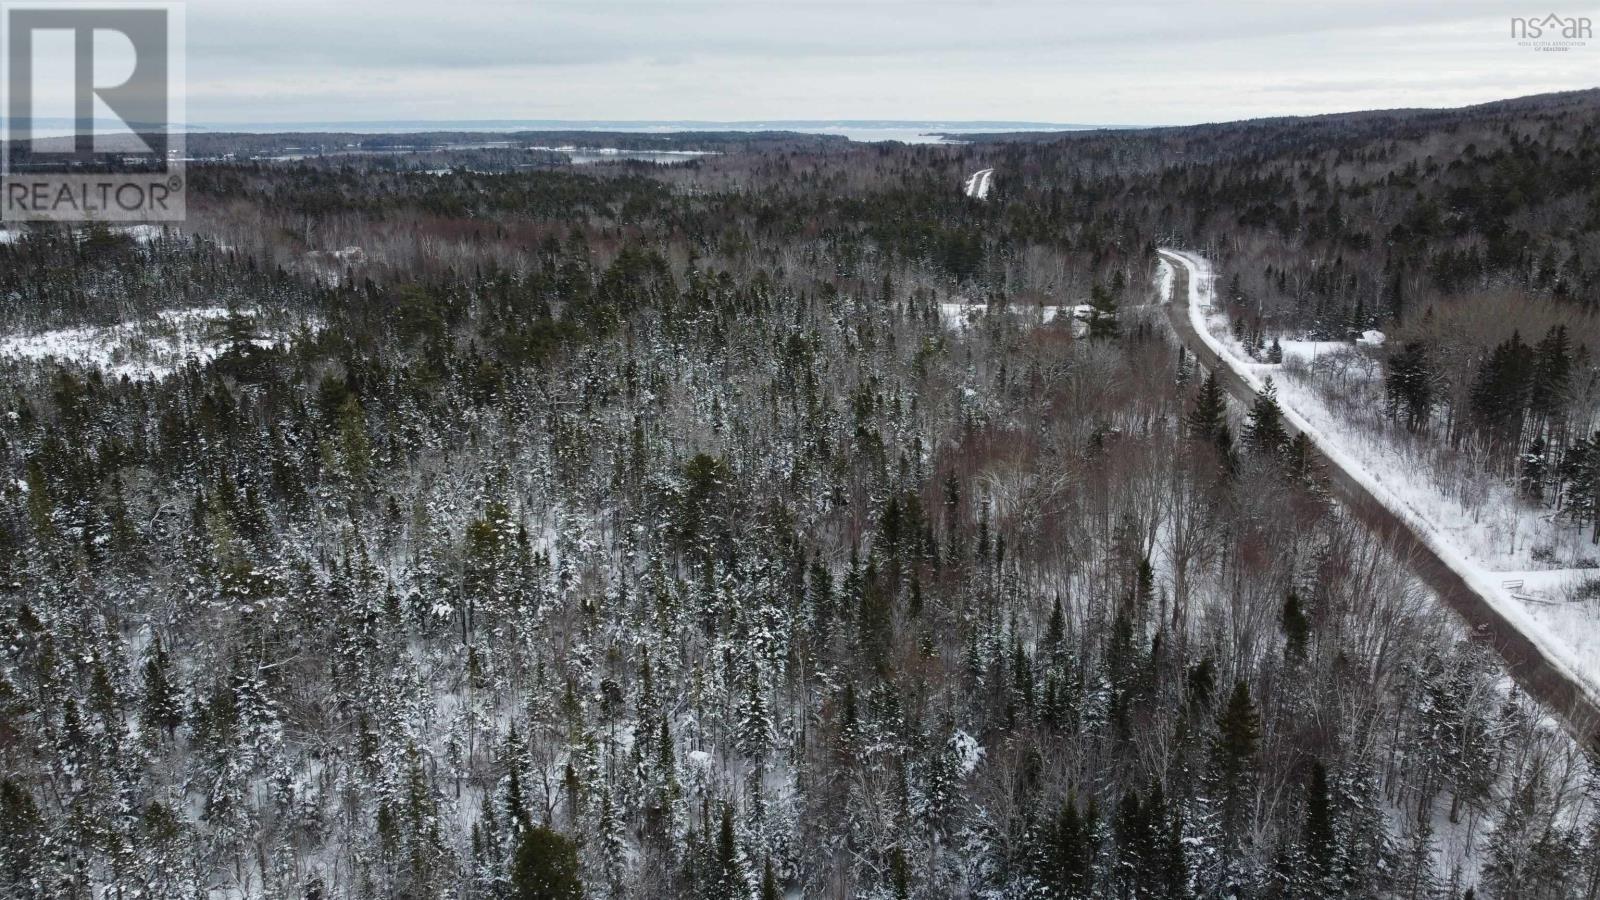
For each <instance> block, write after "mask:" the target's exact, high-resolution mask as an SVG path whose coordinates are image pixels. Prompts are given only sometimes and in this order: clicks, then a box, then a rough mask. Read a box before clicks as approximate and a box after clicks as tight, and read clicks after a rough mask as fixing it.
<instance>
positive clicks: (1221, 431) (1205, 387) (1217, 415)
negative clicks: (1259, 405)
mask: <svg viewBox="0 0 1600 900" xmlns="http://www.w3.org/2000/svg"><path fill="white" fill-rule="evenodd" d="M1185 424H1186V425H1187V426H1188V429H1189V435H1190V437H1192V438H1194V439H1195V440H1197V441H1201V442H1203V443H1208V444H1211V445H1212V446H1213V447H1215V448H1216V450H1217V454H1218V456H1219V457H1221V459H1222V460H1223V463H1224V465H1225V466H1226V465H1231V461H1232V458H1233V434H1232V432H1231V431H1230V430H1229V428H1228V401H1227V397H1226V396H1225V395H1224V394H1223V392H1222V385H1220V384H1219V383H1218V382H1217V373H1215V372H1207V373H1206V377H1205V380H1204V381H1202V382H1201V383H1200V390H1199V391H1198V392H1197V393H1196V394H1195V400H1194V406H1193V407H1192V408H1191V409H1190V411H1189V415H1188V418H1187V419H1186V420H1185Z"/></svg>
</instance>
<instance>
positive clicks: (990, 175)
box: [966, 169, 994, 200]
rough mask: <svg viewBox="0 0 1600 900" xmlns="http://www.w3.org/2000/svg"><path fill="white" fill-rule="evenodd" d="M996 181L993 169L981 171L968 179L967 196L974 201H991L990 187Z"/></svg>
mask: <svg viewBox="0 0 1600 900" xmlns="http://www.w3.org/2000/svg"><path fill="white" fill-rule="evenodd" d="M993 181H994V170H993V169H979V170H978V171H976V172H973V173H972V175H971V177H969V178H968V179H967V185H966V192H967V196H968V197H971V198H972V199H974V200H987V199H989V185H990V184H991V183H993Z"/></svg>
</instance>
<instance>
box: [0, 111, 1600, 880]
mask: <svg viewBox="0 0 1600 900" xmlns="http://www.w3.org/2000/svg"><path fill="white" fill-rule="evenodd" d="M1597 127H1600V96H1597V95H1596V94H1593V93H1590V94H1582V95H1570V96H1557V97H1549V98H1538V99H1534V100H1529V101H1520V102H1514V103H1509V104H1500V105H1494V106H1490V107H1485V108H1477V109H1472V110H1463V111H1454V112H1448V113H1418V112H1408V113H1394V114H1366V115H1362V116H1352V117H1328V118H1325V119H1315V120H1281V121H1263V122H1255V123H1241V124H1236V125H1227V126H1206V127H1202V128H1196V129H1174V130H1157V131H1147V132H1096V133H1086V134H1076V135H1069V136H1054V137H1052V138H1050V139H1048V140H1045V139H1021V140H1006V141H1000V140H996V141H992V142H990V141H984V142H978V143H973V144H969V145H963V146H916V147H906V146H899V145H855V144H844V143H842V142H837V141H832V142H830V141H817V140H812V139H802V138H796V139H794V140H792V141H791V140H780V139H770V140H768V139H763V140H761V141H756V142H751V143H749V144H747V145H741V146H734V145H733V144H732V143H730V144H729V145H727V146H726V147H724V149H725V150H726V151H727V152H726V153H725V154H724V155H722V156H718V157H715V158H708V159H704V160H701V161H697V162H692V163H688V164H685V165H677V166H671V167H656V166H653V165H648V164H629V163H619V164H614V165H604V166H595V167H574V166H567V165H561V164H557V163H555V162H552V161H550V160H548V159H545V158H543V157H538V158H536V159H535V161H534V164H531V165H529V166H527V167H516V166H509V165H508V166H506V167H505V169H504V170H503V171H501V170H488V169H481V168H478V167H477V164H478V163H482V162H483V161H484V160H483V157H482V156H481V155H479V156H469V157H467V158H466V160H467V161H468V162H470V163H471V164H468V162H463V164H462V165H460V166H457V167H454V168H452V170H451V171H449V172H446V173H443V174H440V173H422V172H416V171H410V170H408V169H407V168H405V167H402V166H395V165H392V164H391V162H390V161H389V158H388V157H383V158H381V159H374V158H368V157H365V156H359V155H347V156H329V157H321V158H315V159H308V160H293V161H276V162H274V161H267V160H248V159H246V158H245V157H246V156H248V153H245V152H243V151H242V152H241V154H240V157H239V159H237V160H233V161H225V162H216V163H212V164H205V165H198V166H196V167H195V168H193V169H192V170H191V175H192V180H191V183H192V185H193V189H194V191H195V193H196V196H195V197H194V198H192V200H191V211H192V215H191V220H190V222H189V223H188V224H187V226H186V228H185V230H184V231H183V232H182V233H179V232H169V233H168V234H166V235H165V236H162V237H158V238H154V239H150V240H134V239H132V238H131V237H130V236H129V235H128V234H126V233H120V232H117V231H112V230H106V229H79V230H75V231H67V230H57V231H38V232H34V233H29V234H27V235H25V236H21V237H19V238H18V239H17V240H15V241H13V242H10V243H5V244H0V296H3V297H4V298H5V300H4V303H3V304H0V332H3V333H4V334H7V335H12V334H27V333H34V332H43V331H46V330H50V329H62V328H69V327H86V326H104V325H109V324H111V323H115V322H119V321H127V320H130V319H139V318H148V317H150V316H153V315H155V314H156V313H158V312H160V311H162V310H169V309H176V308H187V307H218V306H221V307H227V308H229V309H231V310H234V311H235V313H236V314H235V315H234V316H233V317H232V318H231V319H230V320H229V322H228V325H227V328H226V329H225V331H226V333H225V334H224V335H223V336H222V338H221V339H222V340H224V341H225V342H226V349H225V352H222V353H221V354H220V355H219V356H218V357H217V358H216V359H214V360H211V361H209V362H207V363H205V364H199V363H196V364H191V365H189V366H187V367H185V368H184V369H183V370H181V371H179V372H177V373H175V374H173V375H171V376H169V377H166V378H162V379H156V380H148V379H146V380H137V379H118V378H108V377H105V376H104V375H102V374H101V373H100V372H99V371H98V370H95V369H93V368H90V367H84V366H72V365H60V364H55V363H26V362H17V361H0V367H3V369H0V371H3V372H4V376H5V377H4V379H3V380H0V892H3V895H4V896H6V897H8V898H12V897H14V898H30V900H31V898H98V897H116V898H119V900H120V898H134V897H161V898H165V897H173V898H190V897H195V898H199V897H207V898H212V897H215V898H243V897H248V898H294V900H312V898H318V900H326V898H433V897H447V898H459V900H466V898H572V897H591V898H602V897H639V898H655V897H684V898H705V900H732V898H741V900H743V898H760V900H767V898H776V897H800V896H804V897H840V898H844V897H863V898H885V900H888V898H939V897H985V898H1090V897H1114V898H1138V900H1147V898H1148V900H1155V898H1160V900H1175V898H1224V897H1235V898H1332V897H1341V898H1406V900H1419V898H1439V900H1444V898H1450V900H1456V898H1466V897H1478V898H1494V900H1513V898H1515V900H1525V898H1526V900H1542V898H1563V900H1566V898H1585V900H1596V898H1600V816H1597V814H1596V810H1597V805H1600V755H1597V753H1600V747H1596V746H1590V745H1587V744H1586V743H1585V742H1584V740H1582V739H1581V738H1582V736H1581V735H1580V736H1578V737H1575V736H1574V735H1573V734H1572V733H1571V732H1570V731H1569V730H1567V729H1565V728H1563V727H1562V726H1561V725H1560V724H1559V723H1557V722H1556V721H1555V720H1553V719H1552V718H1551V717H1550V716H1548V715H1546V714H1545V713H1544V712H1543V711H1541V710H1539V709H1538V708H1537V707H1536V706H1535V705H1534V704H1533V703H1532V702H1531V701H1529V700H1528V699H1527V698H1526V697H1525V696H1524V695H1522V694H1521V692H1520V691H1519V690H1518V689H1517V688H1516V687H1514V686H1513V685H1512V683H1511V682H1510V681H1509V680H1508V679H1507V678H1506V675H1505V672H1504V670H1503V669H1502V668H1501V667H1500V665H1499V662H1498V660H1497V658H1496V657H1495V656H1494V655H1493V654H1492V653H1491V652H1490V651H1489V650H1488V649H1487V648H1486V647H1484V646H1483V645H1481V644H1479V643H1476V642H1474V641H1472V640H1470V639H1469V637H1468V635H1467V634H1466V632H1465V630H1464V629H1463V628H1462V627H1461V626H1460V625H1459V623H1458V622H1456V621H1455V620H1454V619H1453V618H1452V617H1451V616H1450V614H1449V613H1448V612H1447V611H1446V610H1444V609H1443V608H1442V607H1440V606H1439V605H1437V604H1436V603H1435V602H1434V600H1433V598H1432V597H1431V596H1430V594H1429V593H1428V592H1427V591H1426V590H1425V589H1424V588H1423V587H1422V586H1421V585H1420V584H1419V583H1418V582H1417V581H1415V580H1414V579H1413V578H1412V577H1411V576H1410V575H1409V574H1408V573H1407V570H1406V569H1405V567H1404V565H1403V561H1402V560H1399V559H1396V558H1395V557H1394V556H1393V555H1392V554H1391V553H1390V552H1389V550H1388V548H1387V547H1385V546H1383V545H1382V544H1381V543H1380V542H1378V541H1377V540H1375V539H1374V538H1373V537H1371V536H1370V535H1369V534H1367V533H1366V532H1365V531H1364V530H1363V529H1362V528H1360V527H1359V526H1358V525H1357V524H1355V523H1354V522H1353V521H1352V520H1351V519H1349V518H1348V517H1346V515H1345V514H1344V513H1343V512H1342V511H1341V510H1340V509H1339V508H1338V507H1337V506H1336V505H1334V504H1333V503H1331V502H1330V501H1329V499H1328V496H1327V493H1326V491H1325V490H1324V488H1323V485H1322V477H1321V474H1320V472H1319V470H1318V466H1317V464H1316V462H1315V460H1314V459H1313V457H1312V455H1311V454H1309V453H1308V452H1307V449H1306V447H1305V445H1304V444H1303V443H1301V442H1293V441H1289V440H1288V439H1287V437H1286V436H1285V433H1284V431H1283V427H1282V425H1281V424H1280V423H1279V420H1278V410H1277V408H1276V406H1275V405H1274V403H1273V402H1272V401H1271V399H1270V398H1268V399H1266V400H1263V401H1261V402H1259V403H1257V404H1256V405H1255V406H1254V407H1253V408H1251V409H1232V408H1230V405H1229V402H1228V401H1227V400H1226V399H1225V398H1224V396H1223V394H1222V392H1221V390H1220V389H1219V388H1218V387H1217V384H1216V382H1215V380H1214V379H1212V378H1210V377H1209V376H1208V374H1207V373H1204V372H1203V371H1199V370H1197V369H1196V368H1195V367H1194V365H1193V363H1192V360H1189V359H1186V358H1184V355H1183V354H1181V353H1180V352H1179V350H1178V348H1177V345H1176V343H1175V342H1174V340H1173V339H1172V338H1171V336H1170V335H1169V334H1168V333H1167V332H1166V331H1165V326H1164V324H1163V320H1162V318H1161V317H1160V316H1159V315H1157V314H1156V311H1155V310H1154V309H1153V308H1151V307H1150V304H1151V303H1152V302H1153V301H1154V300H1155V292H1154V289H1153V288H1152V286H1151V285H1152V280H1153V278H1154V274H1155V256H1154V252H1153V250H1154V247H1155V246H1156V245H1157V244H1158V243H1160V242H1173V243H1177V244H1180V245H1185V246H1193V247H1201V248H1208V249H1210V250H1211V251H1212V252H1214V253H1216V254H1217V255H1218V256H1219V258H1220V259H1221V260H1222V263H1223V268H1224V272H1225V273H1226V277H1229V278H1230V280H1231V282H1232V284H1233V293H1232V295H1231V297H1230V299H1231V300H1233V301H1234V302H1233V307H1232V309H1233V312H1234V317H1235V319H1237V320H1241V321H1242V322H1244V323H1245V328H1246V329H1247V330H1253V331H1254V332H1255V333H1257V334H1260V335H1264V336H1266V339H1267V340H1270V339H1271V338H1272V337H1278V336H1290V335H1304V336H1322V337H1330V336H1331V337H1343V336H1345V335H1347V334H1349V333H1351V332H1352V331H1360V330H1364V329H1367V328H1382V329H1384V330H1387V331H1391V332H1394V333H1395V334H1396V335H1404V336H1405V338H1404V339H1396V340H1394V341H1392V342H1391V349H1392V350H1393V351H1394V355H1393V358H1392V359H1388V360H1386V363H1385V364H1386V366H1387V368H1386V372H1387V377H1388V383H1389V384H1390V386H1391V387H1392V393H1393V396H1394V415H1395V416H1396V417H1405V418H1406V419H1407V420H1408V421H1409V422H1410V424H1411V427H1413V428H1416V429H1436V430H1437V433H1438V435H1439V439H1440V440H1446V441H1447V440H1462V441H1466V440H1472V441H1482V442H1484V443H1485V444H1486V445H1492V446H1493V447H1495V448H1504V449H1503V450H1501V449H1497V450H1496V451H1495V452H1502V453H1504V454H1505V455H1506V459H1507V460H1508V461H1507V462H1506V469H1505V472H1506V477H1525V476H1526V473H1527V469H1528V467H1527V464H1526V463H1525V462H1519V460H1521V459H1522V458H1523V457H1525V456H1526V455H1527V453H1528V447H1529V445H1530V444H1531V443H1532V442H1536V441H1544V442H1545V444H1544V447H1545V450H1544V451H1542V452H1547V453H1551V454H1555V453H1556V449H1555V447H1554V444H1556V443H1561V446H1562V448H1563V449H1562V458H1563V459H1565V458H1567V456H1568V455H1570V454H1569V453H1568V451H1567V450H1566V449H1565V448H1568V447H1570V446H1576V445H1577V444H1576V442H1578V441H1580V440H1581V439H1582V438H1583V435H1584V434H1586V433H1587V431H1588V430H1590V429H1591V428H1592V425H1593V424H1594V423H1593V422H1592V421H1590V420H1589V419H1586V418H1584V416H1585V415H1587V413H1585V412H1584V410H1583V409H1582V408H1581V404H1579V403H1578V402H1577V401H1576V400H1575V399H1574V398H1575V397H1578V396H1579V393H1578V392H1577V391H1576V390H1574V389H1573V386H1575V385H1578V384H1581V383H1582V380H1583V379H1586V378H1590V377H1592V376H1591V374H1590V372H1591V370H1592V367H1593V365H1594V363H1593V362H1592V361H1591V360H1590V357H1589V355H1588V354H1589V353H1590V352H1591V351H1589V350H1587V349H1586V348H1587V347H1588V346H1589V344H1590V343H1592V339H1591V337H1590V335H1591V334H1592V333H1594V326H1593V325H1592V322H1591V319H1590V317H1591V316H1592V315H1593V314H1594V308H1595V306H1596V305H1597V303H1600V246H1596V232H1597V230H1600V178H1596V177H1595V176H1596V169H1597V167H1600V141H1597V140H1596V135H1595V130H1596V128H1597ZM217 140H221V139H217ZM254 140H255V139H240V146H241V147H242V148H244V149H245V150H248V149H249V148H250V147H254V146H256V144H255V143H251V141H254ZM730 140H731V139H730ZM219 152H221V151H219ZM427 152H428V153H430V154H438V153H444V154H446V155H448V153H449V152H450V151H448V150H439V149H437V148H430V149H429V150H428V151H427ZM463 152H467V153H476V152H477V151H463ZM980 163H981V164H982V165H993V166H996V168H997V175H996V186H995V192H994V194H992V195H991V198H990V200H989V201H988V202H980V201H975V200H971V199H968V198H965V197H964V196H962V192H961V190H960V183H961V178H962V177H963V176H964V175H965V174H967V173H969V172H970V171H971V170H973V169H975V168H978V167H979V164H980ZM431 165H432V163H430V166H431ZM1091 299H1092V302H1093V306H1094V308H1095V310H1096V314H1095V316H1094V318H1093V320H1092V323H1091V325H1092V327H1090V328H1089V329H1087V330H1086V331H1084V330H1081V329H1080V331H1083V333H1075V330H1074V328H1073V327H1072V324H1071V323H1070V321H1068V320H1067V319H1066V318H1065V317H1064V318H1062V319H1061V320H1058V321H1057V322H1055V323H1053V324H1049V325H1039V324H1036V323H1033V322H1031V321H1030V320H1029V318H1028V317H1027V316H1013V315H1008V314H1005V313H1004V312H1002V310H1003V309H1004V308H1006V307H1010V306H1021V307H1023V308H1026V307H1028V306H1031V305H1036V304H1051V305H1053V304H1061V303H1065V304H1077V303H1080V302H1090V300H1091ZM958 300H965V301H969V302H988V303H990V304H991V305H992V308H993V312H992V313H991V315H989V316H987V317H985V318H983V320H982V321H981V322H980V323H978V324H977V325H975V326H972V327H967V328H960V329H952V328H950V327H948V324H947V322H946V321H945V320H944V319H942V318H941V315H940V311H939V306H938V304H940V303H942V302H953V301H958ZM1486 310H1492V311H1493V314H1492V316H1491V315H1489V314H1488V313H1487V312H1486ZM1490 318H1492V320H1493V321H1492V323H1491V324H1480V325H1478V326H1476V327H1479V328H1480V331H1481V334H1480V332H1470V333H1469V332H1465V331H1463V330H1461V329H1456V330H1448V329H1445V328H1444V326H1443V325H1442V324H1440V323H1447V322H1455V321H1461V322H1465V321H1468V320H1472V321H1475V322H1481V321H1482V320H1485V319H1490ZM275 323H277V324H281V323H298V325H297V326H296V327H295V331H294V334H293V340H291V341H288V342H286V343H284V344H281V345H277V346H263V345H262V343H261V342H259V341H256V340H253V338H254V337H255V336H256V335H257V334H258V332H259V331H260V330H261V329H264V328H266V327H268V326H271V325H274V324H275ZM1562 326H1565V327H1566V328H1567V331H1565V332H1563V331H1561V327H1562ZM1496 329H1501V330H1504V331H1505V333H1504V334H1500V333H1499V331H1497V330H1496ZM1446 334H1447V335H1451V336H1459V335H1461V334H1470V335H1475V336H1478V337H1482V339H1483V340H1484V341H1486V345H1485V346H1484V349H1483V350H1482V352H1481V353H1478V354H1477V355H1474V352H1473V350H1472V345H1471V343H1470V341H1468V340H1467V339H1466V338H1458V337H1452V338H1451V340H1457V343H1460V344H1461V345H1462V346H1464V347H1467V348H1468V349H1467V350H1463V351H1462V352H1460V353H1454V354H1452V353H1446V352H1445V351H1444V349H1443V348H1444V347H1445V346H1446V343H1445V339H1444V337H1442V336H1441V335H1446ZM1514 334H1516V335H1518V336H1516V337H1514V336H1513V335H1514ZM1258 342H1260V341H1259V340H1258ZM1563 342H1564V343H1563ZM1448 346H1452V347H1453V346H1456V345H1455V344H1449V345H1448ZM1497 346H1498V347H1499V349H1495V348H1496V347H1497ZM1597 349H1600V348H1597ZM1558 370H1559V374H1552V373H1553V372H1557V371H1558ZM1519 379H1520V380H1519ZM1552 379H1556V380H1559V381H1560V384H1561V385H1562V387H1561V389H1560V390H1559V391H1552V390H1551V389H1550V385H1551V384H1552V383H1554V382H1553V381H1552ZM1419 386H1421V387H1419ZM1422 391H1425V392H1426V393H1420V394H1419V392H1422ZM1498 391H1505V392H1508V394H1509V395H1511V396H1515V397H1517V398H1521V399H1519V401H1518V403H1520V406H1519V405H1515V404H1507V403H1505V402H1502V399H1501V397H1500V395H1499V394H1497V393H1495V392H1498ZM1419 395H1420V396H1421V397H1422V399H1420V400H1419V399H1416V398H1417V397H1418V396H1419ZM1558 434H1559V436H1557V435H1558ZM1562 442H1564V443H1562ZM1594 452H1595V454H1596V456H1595V459H1596V461H1597V465H1600V451H1594ZM1597 471H1600V469H1597ZM1540 473H1541V477H1539V478H1535V479H1532V480H1531V481H1529V486H1528V490H1529V491H1530V492H1531V491H1536V490H1555V491H1556V492H1557V493H1564V492H1565V488H1564V487H1562V486H1561V485H1556V484H1555V483H1554V481H1555V480H1558V479H1564V481H1563V484H1565V483H1566V482H1570V481H1572V480H1573V479H1575V478H1582V477H1584V474H1583V473H1582V472H1580V471H1578V470H1577V469H1575V468H1566V467H1564V466H1563V465H1561V464H1555V465H1551V466H1549V467H1547V468H1546V469H1544V470H1540ZM1563 473H1565V474H1563ZM1592 480H1593V481H1596V482H1600V477H1595V478H1593V479H1592ZM1585 483H1587V482H1585ZM1597 490H1600V488H1597ZM1588 508H1589V509H1590V510H1593V509H1594V508H1595V507H1594V506H1590V507H1588ZM1588 515H1589V516H1591V517H1593V515H1594V514H1593V512H1592V511H1591V512H1589V513H1588Z"/></svg>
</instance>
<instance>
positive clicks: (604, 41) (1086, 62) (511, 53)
mask: <svg viewBox="0 0 1600 900" xmlns="http://www.w3.org/2000/svg"><path fill="white" fill-rule="evenodd" d="M1540 10H1542V7H1540ZM1565 11H1566V12H1570V13H1577V12H1579V10H1565ZM1589 12H1590V14H1592V15H1595V17H1596V18H1597V19H1600V10H1595V9H1591V10H1590V11H1589ZM1519 14H1529V10H1528V9H1525V8H1523V5H1522V4H1521V3H1507V2H1487V0H1457V2H1452V3H1449V4H1441V3H1437V2H1416V0H1400V2H1375V0H1374V2H1369V0H1354V2H1343V3H1325V4H1321V5H1319V6H1316V7H1305V6H1300V5H1298V4H1288V3H1282V2H1266V0H1221V2H1213V3H1209V4H1195V3H1182V2H1178V0H1152V2H1144V3H1124V4H1107V3H1104V2H1080V0H1066V2H1061V0H1055V2H1046V0H991V2H985V3H979V2H954V0H931V2H930V0H855V2H835V0H809V2H808V0H782V2H779V0H686V2H685V0H586V2H550V0H536V2H508V0H459V2H456V3H440V2H438V0H386V2H379V0H348V2H343V3H339V4H337V5H330V4H327V3H326V2H325V0H322V2H310V0H278V2H274V3H270V4H263V3H260V2H259V0H191V2H190V3H189V12H188V34H189V63H188V71H189V96H190V101H189V107H190V110H189V111H190V117H191V118H192V119H195V120H197V121H204V120H210V121H217V120H231V121H270V120H299V121H306V120H374V119H398V118H405V119H414V118H461V119H465V118H589V119H619V118H650V119H662V118H669V119H670V118H682V119H712V120H716V119H757V118H924V117H938V118H946V119H949V118H988V119H994V118H1008V119H1031V120H1054V121H1079V122H1081V121H1093V122H1104V123H1108V124H1121V123H1132V122H1187V121H1203V120H1216V119H1224V118H1234V117H1239V116H1253V115H1264V114H1278V113H1294V112H1321V111H1331V110H1334V109H1347V108H1358V107H1361V106H1363V105H1369V104H1372V103H1374V102H1376V101H1378V100H1380V99H1383V100H1386V101H1388V102H1386V105H1393V102H1392V101H1393V100H1395V99H1400V100H1402V101H1404V98H1406V97H1414V98H1416V99H1415V100H1412V101H1406V102H1408V104H1409V103H1415V104H1417V105H1446V104H1453V103H1466V102H1475V101H1479V100H1487V99H1492V98H1494V97H1497V96H1501V95H1503V94H1506V93H1528V92H1533V91H1542V90H1551V89H1560V88H1578V87H1588V86H1591V85H1593V84H1594V83H1596V81H1600V79H1597V77H1596V73H1600V43H1594V44H1593V45H1592V46H1590V47H1587V48H1581V49H1579V50H1576V51H1573V52H1571V53H1534V52H1531V51H1529V50H1527V49H1526V48H1519V47H1517V46H1515V43H1514V42H1513V41H1511V40H1510V38H1509V29H1508V21H1509V17H1510V16H1512V15H1519Z"/></svg>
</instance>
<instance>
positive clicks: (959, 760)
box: [946, 728, 983, 778]
mask: <svg viewBox="0 0 1600 900" xmlns="http://www.w3.org/2000/svg"><path fill="white" fill-rule="evenodd" d="M946 749H947V750H948V751H949V752H950V755H951V757H952V758H954V760H955V764H956V771H958V772H960V773H961V777H963V778H965V777H966V776H968V775H971V774H972V773H973V771H974V770H976V769H977V768H978V763H981V762H983V747H981V746H979V744H978V739H977V738H975V737H973V736H972V735H970V734H967V733H966V732H965V731H962V730H960V729H959V728H958V729H956V732H955V734H952V735H950V742H949V743H948V744H946Z"/></svg>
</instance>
